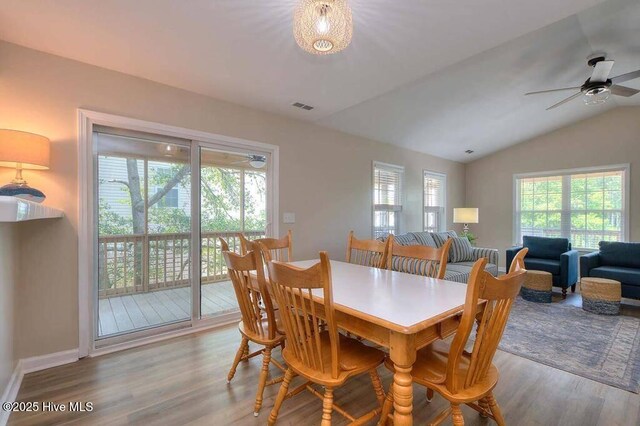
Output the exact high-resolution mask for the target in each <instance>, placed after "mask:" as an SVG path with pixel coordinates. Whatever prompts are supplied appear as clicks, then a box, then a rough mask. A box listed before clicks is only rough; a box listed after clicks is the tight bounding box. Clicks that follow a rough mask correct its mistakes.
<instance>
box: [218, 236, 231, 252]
mask: <svg viewBox="0 0 640 426" xmlns="http://www.w3.org/2000/svg"><path fill="white" fill-rule="evenodd" d="M218 240H220V251H221V252H225V251H231V250H229V244H228V243H227V242H226V241H225V240H224V239H223V238H222V237H218Z"/></svg>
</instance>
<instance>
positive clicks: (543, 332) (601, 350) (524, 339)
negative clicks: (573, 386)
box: [500, 298, 640, 393]
mask: <svg viewBox="0 0 640 426" xmlns="http://www.w3.org/2000/svg"><path fill="white" fill-rule="evenodd" d="M500 349H502V350H503V351H506V352H509V353H512V354H514V355H518V356H521V357H523V358H527V359H530V360H532V361H535V362H539V363H542V364H546V365H549V366H551V367H555V368H558V369H560V370H564V371H568V372H569V373H573V374H576V375H578V376H582V377H586V378H589V379H592V380H595V381H597V382H600V383H605V384H607V385H611V386H614V387H616V388H620V389H624V390H627V391H630V392H633V393H640V318H635V317H631V316H623V315H621V316H604V315H595V314H591V313H588V312H585V311H583V310H582V309H581V308H578V307H574V306H568V305H560V304H558V303H549V304H546V303H534V302H527V301H525V300H522V299H521V298H518V299H516V302H515V304H514V307H513V310H512V311H511V317H510V318H509V322H508V323H507V328H506V330H505V333H504V336H503V338H502V342H501V343H500Z"/></svg>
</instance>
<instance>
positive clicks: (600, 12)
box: [0, 0, 640, 161]
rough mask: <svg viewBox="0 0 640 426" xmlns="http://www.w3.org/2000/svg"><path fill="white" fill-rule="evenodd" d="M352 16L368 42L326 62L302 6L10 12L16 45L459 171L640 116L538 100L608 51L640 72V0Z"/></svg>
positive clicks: (63, 1) (400, 9) (5, 26)
mask: <svg viewBox="0 0 640 426" xmlns="http://www.w3.org/2000/svg"><path fill="white" fill-rule="evenodd" d="M349 3H350V4H351V6H352V9H353V15H354V37H353V42H352V43H351V45H350V46H349V47H348V48H347V49H346V50H344V51H343V52H341V53H339V54H336V55H330V56H323V57H316V56H312V55H309V54H307V53H305V52H303V51H302V50H301V49H300V48H299V47H298V46H297V45H296V44H295V41H294V39H293V36H292V30H291V25H292V24H291V19H292V11H293V8H294V6H295V4H296V1H295V0H281V1H278V2H265V1H253V0H190V1H175V0H136V1H130V0H109V1H100V0H56V1H55V2H53V1H51V2H43V1H37V0H3V1H2V3H0V39H3V40H6V41H9V42H12V43H16V44H19V45H23V46H27V47H30V48H34V49H37V50H41V51H45V52H49V53H53V54H56V55H60V56H63V57H67V58H71V59H75V60H78V61H81V62H85V63H89V64H93V65H97V66H101V67H104V68H109V69H112V70H116V71H120V72H124V73H127V74H132V75H135V76H139V77H143V78H147V79H150V80H154V81H157V82H161V83H165V84H168V85H171V86H175V87H180V88H183V89H186V90H190V91H193V92H196V93H201V94H204V95H207V96H211V97H214V98H219V99H224V100H228V101H231V102H235V103H239V104H243V105H247V106H251V107H255V108H258V109H262V110H266V111H270V112H275V113H279V114H285V115H289V116H292V117H296V118H300V119H303V120H309V121H314V122H317V123H318V124H320V125H323V126H328V127H332V128H336V129H340V130H342V131H345V132H348V133H352V134H357V135H361V136H366V137H369V138H371V139H375V140H379V141H383V142H388V143H392V144H396V145H399V146H403V147H408V148H411V149H415V150H418V151H422V152H427V153H430V154H434V155H438V156H441V157H444V158H449V159H453V160H458V161H470V160H472V159H474V158H478V157H480V156H483V155H486V154H488V153H491V152H494V151H496V150H498V149H501V148H503V147H506V146H508V145H511V144H515V143H518V142H521V141H523V140H526V139H528V138H531V137H533V136H536V135H539V134H542V133H545V132H548V131H550V130H553V129H555V128H558V127H561V126H563V125H566V124H568V123H571V122H574V121H576V120H580V119H584V118H587V117H589V116H591V115H594V114H598V113H601V112H603V111H605V110H607V109H610V108H613V107H615V106H617V105H626V104H638V103H640V94H639V95H637V98H638V99H636V98H628V99H622V100H621V99H620V98H618V99H615V100H614V101H612V102H607V103H606V104H605V105H601V106H598V107H587V106H585V105H583V104H582V102H580V101H574V102H572V103H570V104H567V105H565V106H563V107H561V108H558V109H555V110H553V111H545V108H546V107H547V106H549V105H551V104H553V103H555V102H556V101H558V100H560V99H562V96H563V95H564V96H566V95H567V93H560V94H549V95H541V96H538V97H535V98H534V97H524V96H523V93H525V92H528V91H532V90H540V89H546V88H554V87H562V86H567V85H568V86H574V85H579V84H580V83H582V82H583V81H584V80H585V79H586V78H588V76H589V74H590V69H589V68H587V66H586V57H587V56H588V55H589V54H590V53H592V52H594V51H600V50H603V51H605V52H606V53H607V54H608V56H610V57H611V58H613V59H615V61H616V64H615V66H614V69H613V72H612V74H613V75H618V74H622V73H624V72H628V71H632V70H635V69H638V68H640V32H639V31H640V30H639V28H640V26H639V25H638V23H639V22H640V3H639V2H637V0H608V1H606V2H602V1H601V0H563V1H557V0H537V1H535V2H532V1H528V0H517V1H514V0H484V1H482V2H478V1H477V0H458V1H456V2H451V1H449V0H404V1H393V2H392V1H385V0H350V2H349ZM625 85H627V86H630V87H635V88H639V89H640V80H637V81H632V82H628V83H625ZM298 101H299V102H303V103H305V104H308V105H313V106H314V107H315V109H314V110H312V111H303V110H300V109H297V108H293V107H292V106H291V104H292V103H293V102H298ZM467 149H472V150H474V151H475V153H474V154H471V155H467V154H465V153H464V151H465V150H467Z"/></svg>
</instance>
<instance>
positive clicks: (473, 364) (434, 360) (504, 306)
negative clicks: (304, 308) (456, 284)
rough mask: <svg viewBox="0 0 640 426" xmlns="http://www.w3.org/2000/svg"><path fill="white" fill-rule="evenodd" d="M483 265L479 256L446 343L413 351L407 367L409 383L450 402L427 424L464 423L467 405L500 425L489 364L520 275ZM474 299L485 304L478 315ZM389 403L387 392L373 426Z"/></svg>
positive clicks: (495, 379)
mask: <svg viewBox="0 0 640 426" xmlns="http://www.w3.org/2000/svg"><path fill="white" fill-rule="evenodd" d="M486 264H487V259H484V258H483V259H480V260H478V261H477V262H476V263H475V264H474V265H473V269H472V270H471V275H470V277H469V282H468V284H467V295H466V299H465V304H464V310H463V313H462V317H461V319H460V325H459V326H458V329H457V331H456V335H455V337H454V338H453V341H452V343H451V345H449V344H447V343H445V342H443V341H437V342H435V343H433V344H431V345H429V346H427V347H425V348H423V349H421V350H419V351H418V353H417V357H416V361H415V363H414V364H413V368H412V370H411V376H412V379H413V381H414V382H415V383H418V384H421V385H423V386H426V387H427V388H428V389H430V390H432V391H435V392H437V393H439V394H440V395H442V396H443V397H444V398H445V399H446V400H448V401H449V403H450V406H449V407H447V408H446V409H445V410H444V411H443V412H442V413H440V414H439V415H438V416H437V417H436V418H435V419H434V420H433V421H432V422H431V423H430V424H431V425H432V426H435V425H439V424H440V423H442V422H443V421H444V420H445V419H446V418H447V417H449V416H451V417H452V420H453V424H454V425H455V426H460V425H464V419H463V417H462V411H461V410H460V404H466V405H468V406H470V407H471V408H473V409H474V410H476V411H478V412H479V413H480V414H481V415H482V416H483V417H490V418H492V419H493V420H495V421H496V423H498V425H504V424H505V423H504V417H503V416H502V412H501V411H500V407H499V406H498V403H497V402H496V400H495V398H494V396H493V389H494V388H495V386H496V384H497V383H498V369H497V368H496V367H495V365H493V363H492V361H493V356H494V355H495V353H496V350H497V349H498V344H499V343H500V339H501V338H502V334H503V332H504V329H505V326H506V324H507V320H508V318H509V313H510V312H511V307H512V305H513V301H514V300H515V298H516V296H517V295H518V292H519V291H520V287H521V286H522V283H523V281H524V276H525V272H526V271H525V270H524V269H521V268H520V266H516V267H515V268H514V269H515V270H514V272H511V273H509V274H507V275H503V276H501V277H499V278H495V277H494V276H493V275H491V274H490V273H489V272H487V271H485V270H484V268H485V266H486ZM480 301H485V306H484V310H483V312H482V313H481V314H480V315H479V316H478V315H477V314H478V303H479V302H480ZM477 316H478V318H476V317H477ZM476 322H477V332H476V336H475V341H474V343H473V349H472V351H471V352H467V351H465V346H466V345H467V340H468V339H469V335H470V334H471V330H472V328H473V325H474V323H476ZM385 366H386V367H387V368H389V369H390V370H392V371H393V363H391V361H390V360H385ZM391 386H393V384H392V385H391ZM392 405H393V392H392V389H390V390H389V392H388V393H387V399H386V401H385V404H384V407H383V410H382V415H381V416H380V422H379V423H378V424H379V425H384V424H385V423H386V421H387V418H388V416H389V413H390V412H391V409H392Z"/></svg>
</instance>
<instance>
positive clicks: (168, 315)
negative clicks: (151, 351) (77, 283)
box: [98, 281, 238, 337]
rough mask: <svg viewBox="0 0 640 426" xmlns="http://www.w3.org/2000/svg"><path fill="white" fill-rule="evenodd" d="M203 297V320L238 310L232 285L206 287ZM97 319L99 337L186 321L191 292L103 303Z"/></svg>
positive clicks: (127, 297) (175, 291) (162, 292)
mask: <svg viewBox="0 0 640 426" xmlns="http://www.w3.org/2000/svg"><path fill="white" fill-rule="evenodd" d="M201 294H202V314H203V316H211V315H219V314H223V313H227V312H232V311H235V310H237V309H238V304H237V302H236V300H235V294H234V292H233V286H232V285H231V282H230V281H222V282H217V283H210V284H204V285H203V286H202V290H201ZM98 316H99V318H98V319H99V321H98V332H99V335H100V337H102V336H107V335H110V334H116V333H123V332H127V331H132V330H135V329H137V328H144V327H149V326H154V325H160V324H163V323H168V322H173V321H177V320H180V319H187V318H190V316H191V289H190V288H189V287H181V288H173V289H167V290H157V291H153V292H149V293H139V294H128V295H123V296H113V297H109V298H104V299H100V300H99V306H98Z"/></svg>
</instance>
